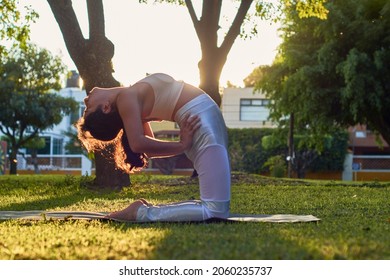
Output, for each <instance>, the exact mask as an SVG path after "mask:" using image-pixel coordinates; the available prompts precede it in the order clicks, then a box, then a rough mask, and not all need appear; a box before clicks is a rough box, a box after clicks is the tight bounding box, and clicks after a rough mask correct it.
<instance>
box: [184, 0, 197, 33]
mask: <svg viewBox="0 0 390 280" xmlns="http://www.w3.org/2000/svg"><path fill="white" fill-rule="evenodd" d="M185 3H186V6H187V10H188V13H189V14H190V17H191V20H192V24H193V25H194V27H195V32H196V34H197V35H198V38H199V39H200V37H199V34H200V26H199V24H200V22H199V20H198V17H197V16H196V13H195V9H194V6H193V5H192V1H191V0H185Z"/></svg>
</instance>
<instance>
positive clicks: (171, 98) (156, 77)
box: [137, 73, 184, 120]
mask: <svg viewBox="0 0 390 280" xmlns="http://www.w3.org/2000/svg"><path fill="white" fill-rule="evenodd" d="M137 83H147V84H149V85H150V86H151V87H152V88H153V91H154V105H153V108H152V111H151V112H150V115H149V116H147V118H152V119H154V118H156V119H160V120H171V118H172V113H173V110H174V109H175V106H176V103H177V100H178V99H179V96H180V94H181V91H182V90H183V86H184V82H183V81H176V80H175V79H173V78H172V77H171V76H169V75H167V74H163V73H156V74H151V75H149V76H147V77H145V78H143V79H142V80H140V81H138V82H137Z"/></svg>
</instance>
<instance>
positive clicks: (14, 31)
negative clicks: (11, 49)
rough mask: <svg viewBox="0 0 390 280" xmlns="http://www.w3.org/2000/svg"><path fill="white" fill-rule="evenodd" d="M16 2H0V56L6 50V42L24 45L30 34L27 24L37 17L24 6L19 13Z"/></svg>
mask: <svg viewBox="0 0 390 280" xmlns="http://www.w3.org/2000/svg"><path fill="white" fill-rule="evenodd" d="M17 4H18V2H17V1H16V0H2V1H1V2H0V14H1V17H0V56H1V55H3V54H4V53H5V52H6V51H7V47H6V43H9V44H11V45H12V44H14V45H18V46H19V47H25V46H26V42H27V41H28V39H29V34H30V29H29V24H30V23H31V22H34V20H35V19H36V18H37V17H38V14H37V13H35V12H34V10H32V9H31V8H30V7H24V8H23V9H24V11H23V12H24V13H21V12H20V10H19V9H18V5H17ZM23 14H24V15H23Z"/></svg>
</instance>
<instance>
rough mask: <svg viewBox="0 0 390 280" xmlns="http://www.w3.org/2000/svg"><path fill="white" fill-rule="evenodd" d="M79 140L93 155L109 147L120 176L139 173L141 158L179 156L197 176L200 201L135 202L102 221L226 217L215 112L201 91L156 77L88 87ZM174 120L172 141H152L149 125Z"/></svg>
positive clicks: (221, 139) (222, 141)
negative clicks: (112, 148) (177, 137)
mask: <svg viewBox="0 0 390 280" xmlns="http://www.w3.org/2000/svg"><path fill="white" fill-rule="evenodd" d="M84 102H85V105H86V109H85V112H84V115H83V117H82V118H81V119H80V120H79V121H78V124H77V127H78V131H79V139H80V140H81V141H82V142H83V145H84V146H85V147H86V148H87V149H88V150H89V151H93V150H96V149H101V148H103V147H104V146H105V145H107V144H112V143H114V145H115V152H114V153H113V157H114V159H115V162H116V165H117V167H118V168H121V169H123V170H125V171H126V172H129V173H130V172H131V171H136V170H140V169H142V168H143V167H144V166H145V165H146V163H147V158H153V157H166V156H172V155H177V154H181V153H183V152H184V153H185V154H186V155H187V157H188V158H189V159H190V160H191V161H192V163H193V165H194V168H195V169H196V170H197V172H198V178H199V187H200V200H189V201H182V202H177V203H172V204H160V205H152V204H150V203H148V202H147V201H146V200H144V199H139V200H136V201H135V202H133V203H132V204H130V206H128V207H127V208H125V209H123V210H121V211H118V212H113V213H111V214H109V215H108V217H111V218H116V219H121V220H136V221H202V220H206V219H209V218H213V217H217V218H227V217H228V216H229V205H230V165H229V159H228V153H227V132H226V125H225V122H224V120H223V117H222V114H221V111H220V109H219V107H218V106H217V105H216V103H215V102H214V101H213V100H212V99H211V98H210V97H209V96H208V95H207V94H206V93H204V92H203V91H202V90H201V89H199V88H197V87H194V86H192V85H190V84H187V83H185V82H183V81H177V80H175V79H173V78H172V77H170V76H168V75H166V74H162V73H157V74H152V75H149V76H147V77H145V78H144V79H142V80H140V81H138V82H137V83H136V84H134V85H133V86H130V87H115V88H94V89H92V91H91V92H90V94H89V96H88V97H86V98H85V100H84ZM159 120H167V121H175V122H177V123H178V125H179V127H180V140H179V141H177V142H170V141H162V140H158V139H155V138H154V136H153V132H152V130H151V127H150V124H149V122H150V121H159Z"/></svg>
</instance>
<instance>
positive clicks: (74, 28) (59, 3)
mask: <svg viewBox="0 0 390 280" xmlns="http://www.w3.org/2000/svg"><path fill="white" fill-rule="evenodd" d="M47 2H48V3H49V5H50V8H51V10H52V12H53V15H54V17H55V19H56V21H57V23H58V25H59V27H60V30H61V33H62V36H63V37H64V41H65V44H66V47H67V49H68V51H69V55H70V56H71V58H72V59H73V61H74V62H75V64H76V65H78V63H79V61H80V60H81V57H82V53H83V50H84V46H85V38H84V36H83V33H82V32H81V28H80V24H79V22H78V20H77V17H76V14H75V12H74V10H73V7H72V1H71V0H47Z"/></svg>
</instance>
